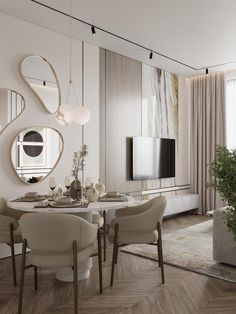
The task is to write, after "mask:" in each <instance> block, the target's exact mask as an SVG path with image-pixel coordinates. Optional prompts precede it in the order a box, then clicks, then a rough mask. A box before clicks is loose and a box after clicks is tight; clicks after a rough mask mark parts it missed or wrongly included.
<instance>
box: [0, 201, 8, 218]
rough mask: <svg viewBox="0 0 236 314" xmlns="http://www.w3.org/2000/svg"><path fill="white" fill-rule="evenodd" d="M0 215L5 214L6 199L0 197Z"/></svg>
mask: <svg viewBox="0 0 236 314" xmlns="http://www.w3.org/2000/svg"><path fill="white" fill-rule="evenodd" d="M0 215H5V216H7V200H6V199H5V198H3V197H0Z"/></svg>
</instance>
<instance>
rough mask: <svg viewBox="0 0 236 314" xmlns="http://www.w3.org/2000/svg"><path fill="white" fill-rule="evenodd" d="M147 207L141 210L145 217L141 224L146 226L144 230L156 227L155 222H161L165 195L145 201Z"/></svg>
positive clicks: (164, 206)
mask: <svg viewBox="0 0 236 314" xmlns="http://www.w3.org/2000/svg"><path fill="white" fill-rule="evenodd" d="M147 203H148V205H149V208H148V209H147V210H146V211H144V212H143V214H144V216H145V219H144V220H143V225H145V226H146V230H150V229H156V226H157V222H160V223H161V222H162V218H163V215H164V211H165V208H166V197H165V196H157V197H155V198H153V199H151V200H150V201H148V202H147Z"/></svg>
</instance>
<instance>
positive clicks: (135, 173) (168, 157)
mask: <svg viewBox="0 0 236 314" xmlns="http://www.w3.org/2000/svg"><path fill="white" fill-rule="evenodd" d="M172 177H175V140H174V139H166V138H156V137H133V138H132V180H149V179H158V178H172Z"/></svg>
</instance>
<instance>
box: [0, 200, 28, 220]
mask: <svg viewBox="0 0 236 314" xmlns="http://www.w3.org/2000/svg"><path fill="white" fill-rule="evenodd" d="M23 214H24V212H22V211H20V210H16V209H12V208H9V207H8V206H7V200H6V199H5V198H4V197H0V215H4V216H9V217H12V218H15V219H17V220H18V219H20V217H21V216H22V215H23Z"/></svg>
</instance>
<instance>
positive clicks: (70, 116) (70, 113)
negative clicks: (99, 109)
mask: <svg viewBox="0 0 236 314" xmlns="http://www.w3.org/2000/svg"><path fill="white" fill-rule="evenodd" d="M69 3H70V15H69V58H70V59H69V69H70V79H69V85H68V91H67V96H66V103H65V104H63V105H60V106H59V108H58V110H57V112H56V113H55V117H56V120H57V121H58V123H60V124H61V125H67V124H70V123H72V122H73V120H74V121H75V122H77V123H79V124H81V125H83V124H85V123H86V122H88V121H89V119H90V111H89V110H88V109H86V108H84V107H83V106H82V107H79V108H78V109H76V108H75V106H72V105H70V104H69V98H70V94H71V92H73V93H74V97H75V100H76V103H77V104H79V98H78V96H77V94H76V90H75V87H74V85H73V82H72V35H71V23H72V18H71V0H69ZM82 45H83V44H82ZM82 59H83V49H82ZM83 67H84V64H82V85H83V80H84V73H83ZM83 93H84V88H82V99H83V98H84V97H83ZM83 104H84V101H83Z"/></svg>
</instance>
